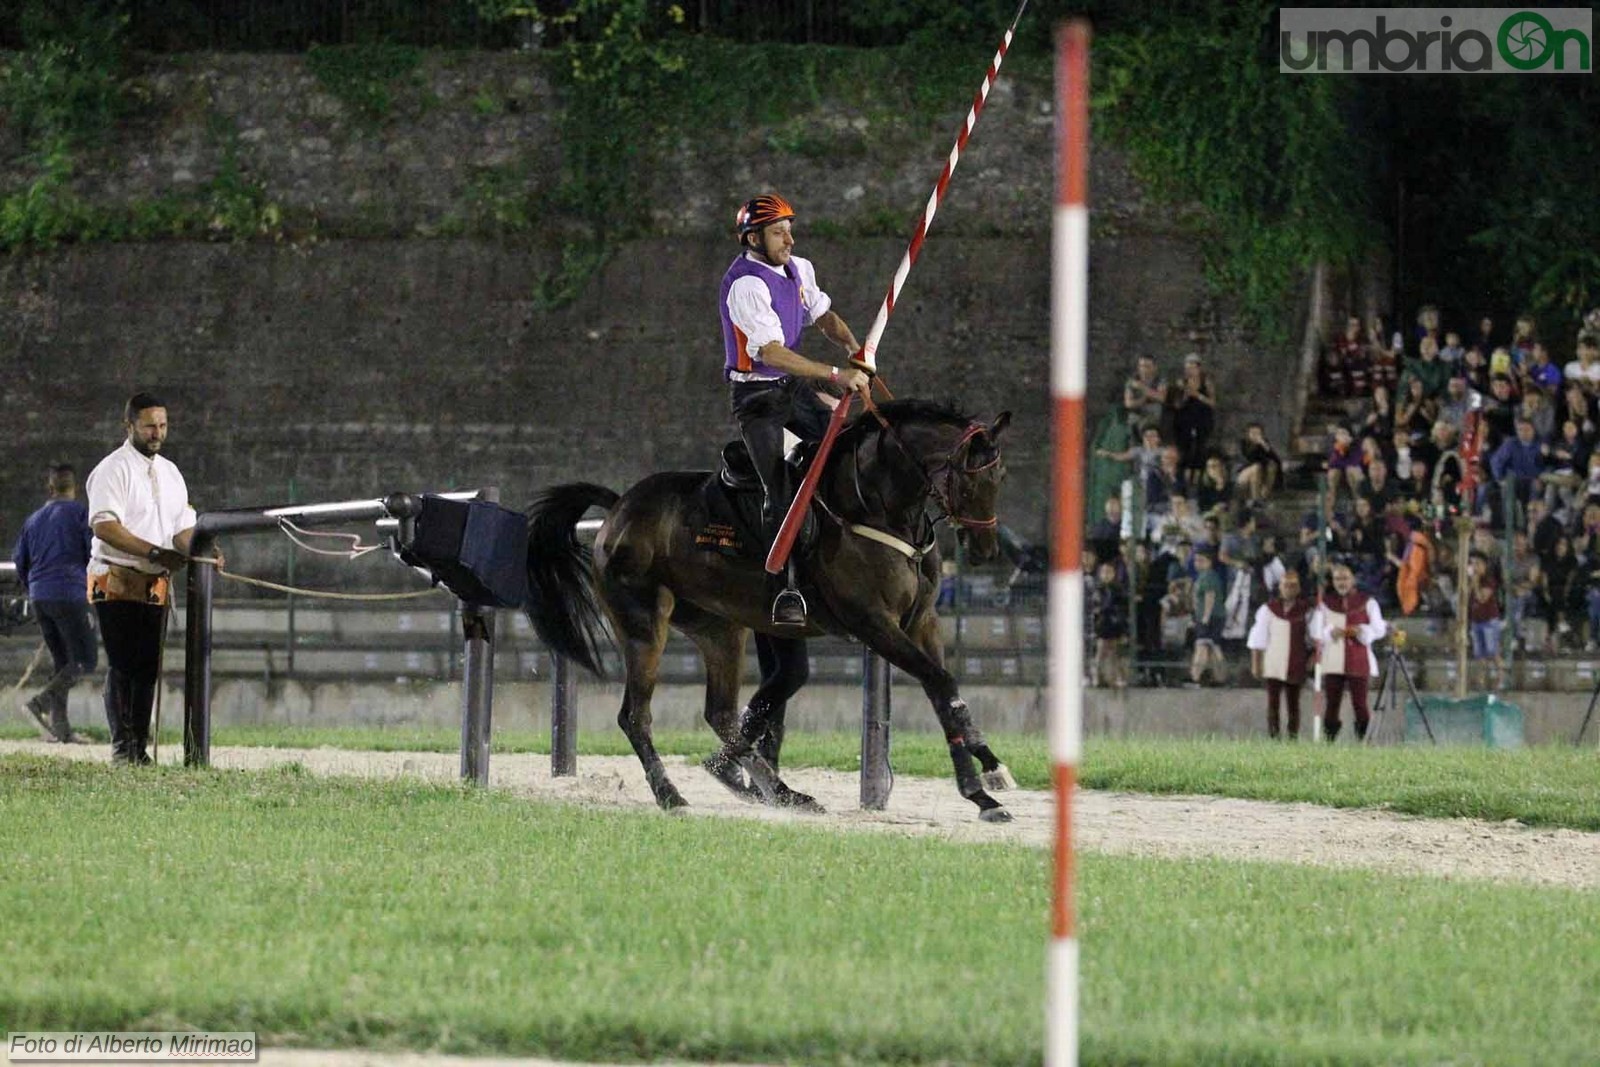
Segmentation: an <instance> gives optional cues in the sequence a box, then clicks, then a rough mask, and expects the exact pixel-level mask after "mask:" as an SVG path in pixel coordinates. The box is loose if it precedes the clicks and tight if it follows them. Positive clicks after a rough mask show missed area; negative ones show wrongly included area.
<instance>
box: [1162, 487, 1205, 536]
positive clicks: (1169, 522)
mask: <svg viewBox="0 0 1600 1067" xmlns="http://www.w3.org/2000/svg"><path fill="white" fill-rule="evenodd" d="M1205 536H1206V524H1205V520H1204V519H1202V518H1201V517H1200V516H1199V515H1197V514H1195V510H1194V502H1193V501H1191V500H1190V499H1189V497H1188V496H1187V495H1186V494H1184V493H1183V492H1181V491H1180V492H1176V493H1173V494H1172V497H1171V498H1170V499H1169V500H1168V501H1167V514H1166V516H1165V517H1164V518H1163V519H1162V521H1161V541H1162V543H1164V544H1169V545H1177V544H1179V543H1181V542H1191V543H1192V542H1199V541H1203V540H1205Z"/></svg>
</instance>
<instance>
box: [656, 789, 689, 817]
mask: <svg viewBox="0 0 1600 1067" xmlns="http://www.w3.org/2000/svg"><path fill="white" fill-rule="evenodd" d="M656 803H657V804H660V805H661V810H662V811H664V812H666V813H667V814H668V815H671V814H673V813H674V812H678V811H681V810H683V809H684V808H687V807H688V806H689V802H688V801H687V800H685V799H683V794H682V793H680V792H678V791H677V790H676V789H671V788H670V787H669V791H668V792H665V793H662V794H661V795H660V796H658V797H656Z"/></svg>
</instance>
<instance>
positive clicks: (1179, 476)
mask: <svg viewBox="0 0 1600 1067" xmlns="http://www.w3.org/2000/svg"><path fill="white" fill-rule="evenodd" d="M1184 491H1185V486H1184V484H1183V469H1182V460H1181V458H1180V456H1179V452H1178V450H1177V448H1176V447H1174V446H1173V445H1162V446H1161V455H1160V457H1159V458H1158V460H1157V462H1156V467H1155V470H1153V471H1151V472H1150V473H1149V474H1147V475H1146V476H1145V482H1144V506H1145V516H1146V517H1145V529H1146V533H1147V535H1149V534H1154V533H1156V532H1158V531H1160V529H1161V524H1162V523H1163V522H1165V521H1166V517H1167V515H1168V513H1169V511H1170V510H1171V509H1170V507H1169V501H1171V499H1172V494H1173V493H1182V492H1184Z"/></svg>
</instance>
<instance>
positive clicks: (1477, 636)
mask: <svg viewBox="0 0 1600 1067" xmlns="http://www.w3.org/2000/svg"><path fill="white" fill-rule="evenodd" d="M1467 579H1468V581H1469V582H1470V583H1471V584H1470V587H1469V591H1468V594H1467V628H1468V631H1469V633H1470V635H1471V639H1472V658H1473V659H1474V660H1478V661H1480V662H1483V663H1485V664H1486V665H1487V673H1488V674H1489V676H1490V679H1491V680H1490V682H1489V684H1490V686H1491V687H1492V688H1495V689H1499V688H1500V590H1499V588H1498V587H1497V586H1496V584H1495V581H1494V578H1493V577H1492V576H1491V575H1490V574H1489V560H1488V558H1487V557H1485V556H1484V555H1483V554H1482V553H1480V552H1474V553H1472V556H1471V558H1470V559H1469V560H1468V561H1467Z"/></svg>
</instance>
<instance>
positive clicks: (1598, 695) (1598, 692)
mask: <svg viewBox="0 0 1600 1067" xmlns="http://www.w3.org/2000/svg"><path fill="white" fill-rule="evenodd" d="M1596 701H1600V679H1596V680H1595V683H1594V692H1592V693H1590V694H1589V710H1588V711H1586V712H1584V713H1583V722H1581V723H1579V724H1578V732H1577V733H1575V734H1573V735H1572V743H1573V744H1574V745H1581V744H1583V734H1584V731H1585V730H1587V729H1589V720H1590V719H1592V718H1594V706H1595V702H1596Z"/></svg>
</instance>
